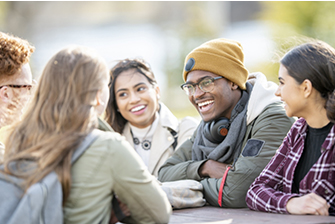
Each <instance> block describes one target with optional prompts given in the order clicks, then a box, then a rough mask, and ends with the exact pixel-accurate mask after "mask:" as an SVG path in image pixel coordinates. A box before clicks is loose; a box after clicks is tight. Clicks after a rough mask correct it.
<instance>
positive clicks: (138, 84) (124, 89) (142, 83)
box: [116, 82, 146, 93]
mask: <svg viewBox="0 0 335 224" xmlns="http://www.w3.org/2000/svg"><path fill="white" fill-rule="evenodd" d="M140 85H146V83H144V82H140V83H137V84H136V85H134V86H133V88H136V87H138V86H140ZM121 91H127V89H126V88H123V89H118V90H117V91H116V92H117V93H118V92H121Z"/></svg>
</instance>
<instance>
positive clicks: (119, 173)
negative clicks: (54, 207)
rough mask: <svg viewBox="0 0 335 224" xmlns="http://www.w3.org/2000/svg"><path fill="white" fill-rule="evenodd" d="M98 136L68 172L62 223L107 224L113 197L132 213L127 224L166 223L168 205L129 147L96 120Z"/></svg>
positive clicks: (118, 136) (156, 182) (153, 178)
mask: <svg viewBox="0 0 335 224" xmlns="http://www.w3.org/2000/svg"><path fill="white" fill-rule="evenodd" d="M99 129H100V130H103V131H101V132H100V136H99V137H98V139H97V140H96V141H94V142H93V143H92V145H91V146H90V147H89V148H88V149H87V150H86V151H85V153H84V154H83V155H82V156H81V157H80V158H79V160H78V161H77V162H76V163H75V164H74V165H73V166H72V169H71V177H72V184H71V191H70V196H69V199H68V200H67V202H66V204H65V206H64V223H81V224H83V223H87V224H93V223H102V224H107V223H109V219H110V213H111V209H112V208H111V202H112V196H113V193H115V194H116V195H117V196H118V198H119V199H120V200H121V201H122V202H124V203H125V204H126V205H127V206H128V208H129V210H130V213H131V217H129V218H127V220H126V221H127V222H130V223H167V222H168V221H169V217H170V214H171V205H170V203H169V201H168V199H167V197H166V194H165V193H164V191H163V190H162V189H161V187H160V185H159V184H158V181H157V180H156V178H155V177H154V176H152V175H151V174H150V173H149V172H148V171H147V168H146V166H145V165H144V163H143V162H142V160H141V158H140V157H139V156H138V155H137V153H136V152H135V150H134V149H133V148H132V147H131V146H130V144H129V143H128V142H127V141H126V140H125V138H124V137H121V136H120V135H119V134H118V133H115V132H113V130H112V129H111V127H110V126H109V125H108V124H107V123H105V122H104V121H102V120H99Z"/></svg>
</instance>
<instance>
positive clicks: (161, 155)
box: [122, 103, 198, 177]
mask: <svg viewBox="0 0 335 224" xmlns="http://www.w3.org/2000/svg"><path fill="white" fill-rule="evenodd" d="M197 125H198V121H197V120H196V119H194V118H192V117H185V118H184V119H182V120H181V121H180V122H179V121H178V119H177V118H176V117H175V116H174V115H173V114H172V113H171V111H170V110H169V109H168V108H167V107H166V106H165V105H164V104H163V103H160V110H159V122H158V125H157V128H156V130H155V134H154V136H153V141H152V146H151V149H150V150H151V152H150V160H149V165H148V169H149V172H150V173H151V174H153V175H154V176H156V177H157V176H158V170H159V168H160V167H161V166H162V165H163V164H164V162H165V161H166V160H167V159H168V158H169V157H170V156H171V155H172V154H173V153H174V148H173V146H172V144H173V143H174V137H173V136H172V134H171V132H170V131H169V129H172V130H174V131H175V132H177V133H178V139H177V141H178V144H177V147H176V148H178V147H179V146H180V145H182V143H183V142H184V141H186V140H187V139H189V138H190V137H191V136H192V135H193V132H194V131H195V129H196V128H197ZM122 135H123V136H125V137H126V139H127V141H128V142H129V143H130V144H131V145H132V146H133V147H134V142H133V137H132V135H131V132H130V125H129V123H127V124H126V125H125V127H124V129H123V132H122Z"/></svg>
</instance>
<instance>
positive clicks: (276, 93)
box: [275, 86, 280, 96]
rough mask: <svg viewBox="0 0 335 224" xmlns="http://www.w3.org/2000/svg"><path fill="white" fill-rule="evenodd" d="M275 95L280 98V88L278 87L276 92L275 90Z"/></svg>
mask: <svg viewBox="0 0 335 224" xmlns="http://www.w3.org/2000/svg"><path fill="white" fill-rule="evenodd" d="M275 95H276V96H280V87H279V86H278V88H277V90H276V92H275Z"/></svg>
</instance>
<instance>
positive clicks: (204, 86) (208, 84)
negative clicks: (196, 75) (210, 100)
mask: <svg viewBox="0 0 335 224" xmlns="http://www.w3.org/2000/svg"><path fill="white" fill-rule="evenodd" d="M221 78H223V77H222V76H219V77H215V78H204V79H203V80H201V81H200V82H198V83H195V84H191V83H185V84H183V85H181V86H180V87H181V89H182V90H184V91H185V93H186V94H187V95H192V94H193V93H194V91H195V88H196V86H199V88H200V89H201V90H202V91H204V92H206V93H208V92H210V91H212V90H213V89H214V82H215V80H218V79H221Z"/></svg>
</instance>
